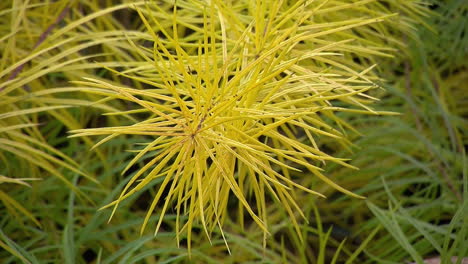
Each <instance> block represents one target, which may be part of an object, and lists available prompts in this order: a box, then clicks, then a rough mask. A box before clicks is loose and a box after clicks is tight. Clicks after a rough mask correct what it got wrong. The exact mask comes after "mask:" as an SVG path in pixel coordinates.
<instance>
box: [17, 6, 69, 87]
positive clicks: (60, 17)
mask: <svg viewBox="0 0 468 264" xmlns="http://www.w3.org/2000/svg"><path fill="white" fill-rule="evenodd" d="M69 10H70V6H65V7H64V8H63V10H62V12H60V14H59V15H58V17H57V18H56V19H55V21H54V22H53V23H52V24H51V25H49V26H48V27H47V29H46V30H45V31H44V32H42V34H41V35H40V36H39V39H38V40H37V42H36V44H34V47H33V49H32V50H35V49H36V48H37V47H38V46H39V45H41V43H42V42H44V41H45V40H46V38H47V36H48V35H49V34H50V32H52V30H53V29H54V28H55V27H56V26H57V25H58V24H59V23H60V22H61V21H62V20H63V19H64V18H65V16H66V15H67V14H68V11H69ZM24 65H26V62H24V63H22V64H21V65H19V66H18V67H16V68H15V69H14V70H13V71H12V73H11V75H10V77H9V78H8V80H13V79H14V78H16V76H18V74H19V73H20V72H21V71H22V70H23V68H24Z"/></svg>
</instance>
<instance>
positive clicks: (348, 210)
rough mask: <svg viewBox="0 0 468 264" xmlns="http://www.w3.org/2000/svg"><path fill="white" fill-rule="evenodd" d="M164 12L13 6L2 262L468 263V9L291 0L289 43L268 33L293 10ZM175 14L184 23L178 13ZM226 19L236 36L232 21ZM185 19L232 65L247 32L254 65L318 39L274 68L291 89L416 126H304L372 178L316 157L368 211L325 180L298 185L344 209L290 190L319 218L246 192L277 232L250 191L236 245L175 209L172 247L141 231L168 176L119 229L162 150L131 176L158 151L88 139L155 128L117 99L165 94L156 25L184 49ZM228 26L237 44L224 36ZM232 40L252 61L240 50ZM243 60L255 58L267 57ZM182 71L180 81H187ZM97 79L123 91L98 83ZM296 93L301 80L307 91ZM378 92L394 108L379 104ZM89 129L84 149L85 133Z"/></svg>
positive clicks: (363, 122) (131, 138) (233, 228)
mask: <svg viewBox="0 0 468 264" xmlns="http://www.w3.org/2000/svg"><path fill="white" fill-rule="evenodd" d="M117 2H118V3H117ZM156 2H158V3H157V5H152V4H148V2H145V1H128V2H125V1H81V0H80V1H18V0H8V1H2V2H1V3H0V19H1V21H2V22H1V23H0V51H1V54H2V56H1V59H0V79H1V83H0V97H1V99H2V100H0V215H1V218H0V247H1V248H2V249H4V250H2V251H1V252H0V260H1V261H2V263H17V262H18V261H22V262H24V263H173V262H174V263H191V262H193V263H220V262H223V263H249V262H255V263H257V262H262V263H404V262H411V261H414V262H419V263H422V261H423V259H427V258H431V257H436V258H440V259H441V261H442V263H450V262H449V261H450V259H451V258H452V257H454V256H460V257H463V256H468V246H466V243H464V242H465V241H468V220H467V219H468V217H467V213H468V212H467V210H468V208H467V206H468V205H467V195H468V176H467V164H468V163H467V161H466V155H465V154H466V146H467V140H468V138H467V131H468V123H467V115H468V102H467V99H468V98H467V97H468V92H467V91H468V87H467V83H468V71H467V61H468V60H467V59H468V58H467V47H468V45H467V44H468V39H467V38H468V37H467V34H466V31H467V27H468V24H467V20H466V16H467V12H468V6H467V4H466V3H464V2H465V1H462V0H458V1H457V0H445V1H434V2H431V1H428V2H427V5H426V4H421V3H419V2H417V1H400V0H386V1H377V0H365V1H297V2H295V1H280V3H281V4H278V8H279V11H278V19H277V20H276V22H275V23H277V24H276V25H277V28H276V30H277V31H269V30H271V28H268V27H267V26H266V25H265V24H267V23H268V21H270V20H268V19H264V18H265V17H268V15H267V14H269V13H270V12H269V11H271V10H272V9H274V8H275V5H273V4H272V3H270V2H269V1H212V5H209V4H206V3H205V2H203V1H177V8H176V9H174V2H173V1H156ZM272 2H276V1H272ZM146 4H148V5H146ZM215 6H216V7H217V8H218V9H214V7H215ZM137 10H139V12H141V14H140V15H139V14H138V12H137ZM174 10H176V11H177V16H171V14H173V13H174ZM217 10H218V11H217ZM287 11H292V12H287ZM218 12H220V13H222V16H223V17H224V18H225V22H224V23H225V24H223V23H222V22H220V20H216V19H214V17H215V15H216V16H218V15H219V13H218ZM396 13H397V14H398V15H397V16H395V15H393V14H396ZM142 17H143V18H148V21H149V22H148V23H149V25H150V27H148V25H145V24H144V23H143V18H142ZM173 17H176V18H175V19H171V18H173ZM151 18H155V19H154V20H151ZM174 21H175V22H174ZM252 21H253V22H252ZM272 21H273V20H272ZM156 22H157V23H158V25H156V24H155V23H156ZM174 24H177V26H178V28H177V33H178V35H179V36H180V39H179V40H178V42H177V43H182V46H183V48H184V50H185V51H186V52H187V54H197V48H198V47H199V43H207V45H211V44H213V47H214V48H213V49H212V51H213V50H214V51H213V54H214V55H215V59H214V61H212V65H213V64H216V63H213V62H216V61H218V60H219V61H221V60H222V59H223V56H224V54H223V47H222V43H223V40H224V41H225V40H227V39H229V40H235V39H241V37H242V34H244V35H248V36H249V38H250V39H251V40H252V41H251V42H245V41H244V42H243V43H244V44H242V45H244V46H243V49H244V50H248V51H252V53H254V51H262V50H267V51H268V50H272V49H274V46H275V45H272V46H268V44H271V43H275V42H274V41H275V39H281V34H279V33H285V34H284V40H287V39H290V38H294V37H295V36H298V35H299V36H300V34H301V33H302V32H308V33H311V34H318V35H317V36H316V37H313V38H312V39H297V40H295V41H296V42H297V43H294V45H291V44H290V43H291V42H292V41H289V42H288V43H289V44H281V42H278V43H276V44H277V45H276V46H284V47H286V49H285V51H284V52H283V53H281V52H278V53H275V54H274V56H273V57H274V58H279V59H278V60H277V63H278V65H279V66H276V67H277V68H274V67H275V66H272V67H271V69H279V68H281V72H278V73H277V76H274V78H276V79H274V80H275V81H278V80H281V79H282V78H285V77H286V75H287V74H289V73H291V72H295V74H296V76H297V75H300V74H301V73H303V72H301V70H304V69H306V70H309V71H313V72H314V73H319V74H321V75H320V76H319V77H321V78H322V79H320V82H318V81H317V82H316V84H319V85H320V84H321V85H323V86H324V87H329V86H333V85H336V83H339V84H342V85H346V87H347V88H348V89H358V90H359V89H364V90H365V91H366V93H365V95H366V96H368V97H362V96H361V97H359V96H356V100H357V101H356V100H354V99H352V97H350V94H349V92H340V91H339V90H338V91H336V90H332V91H329V92H330V93H334V94H328V95H336V96H337V98H338V100H332V103H333V106H336V107H343V108H345V107H348V108H349V107H350V106H357V107H354V108H353V109H358V108H359V109H364V110H366V111H367V112H369V111H370V112H371V113H372V111H374V112H375V111H381V113H387V112H388V111H392V112H396V113H400V115H375V114H370V115H363V114H362V113H356V111H355V112H349V111H340V112H336V113H333V114H334V116H333V117H331V118H330V117H329V116H328V119H326V118H324V119H323V120H321V121H323V122H324V124H328V125H330V126H333V127H334V128H335V130H333V131H336V133H337V135H338V134H339V135H340V140H336V138H334V137H329V136H323V135H322V136H320V135H317V134H313V135H309V134H307V133H306V132H304V131H295V134H294V140H297V141H298V142H301V144H307V145H310V146H315V147H316V148H317V149H320V150H321V151H323V152H324V153H326V154H327V155H331V156H332V157H336V158H346V159H350V161H349V162H348V163H349V164H350V165H352V166H355V167H357V168H359V170H353V169H350V168H349V166H348V167H346V166H342V164H341V165H340V164H337V163H330V162H326V163H322V162H320V161H319V162H317V161H310V162H311V164H313V165H317V166H320V167H321V168H322V169H323V170H324V174H325V175H326V176H327V177H328V178H329V179H331V180H333V182H335V183H337V184H338V185H339V186H341V187H343V188H345V189H346V190H349V191H352V192H353V193H354V194H356V195H361V196H365V197H367V199H366V200H362V199H357V198H355V197H352V196H349V195H345V194H343V193H342V192H340V191H338V190H337V189H336V188H333V187H331V186H330V185H329V184H326V183H324V182H323V181H322V180H320V179H319V178H317V177H314V176H313V175H312V173H310V172H300V173H298V172H291V174H290V175H289V176H288V177H290V178H291V179H293V180H294V182H296V183H297V184H300V185H302V186H305V187H306V188H311V189H312V190H313V191H317V192H319V193H322V194H324V195H326V196H327V198H326V199H323V198H319V197H317V196H315V195H312V194H310V193H307V192H303V191H300V190H297V189H291V190H290V189H288V190H287V193H289V194H290V195H291V197H293V199H294V201H296V203H297V204H298V205H299V206H300V208H301V210H302V214H303V215H304V217H301V215H300V214H299V212H298V211H297V210H290V211H289V212H288V210H285V206H284V202H278V201H277V200H275V199H274V196H273V195H271V194H266V195H263V193H261V192H259V193H257V194H256V195H247V194H246V201H247V202H248V203H249V204H251V205H252V206H253V207H255V208H256V210H259V211H258V212H259V216H261V218H262V219H263V220H264V221H267V222H268V225H267V229H268V232H269V234H268V235H265V232H264V231H265V230H262V228H261V226H259V225H258V223H255V221H253V220H252V218H251V217H249V216H248V214H245V213H243V210H242V209H239V208H240V207H241V205H240V203H239V200H238V199H236V196H237V195H234V194H232V193H227V195H228V196H227V197H228V198H229V199H228V200H226V204H225V210H226V216H225V217H224V219H223V224H222V227H223V228H222V231H223V233H221V229H219V228H213V229H212V230H210V231H211V233H210V237H211V240H209V239H208V238H207V235H206V234H205V231H204V224H203V223H202V222H201V221H196V220H193V221H191V220H190V217H191V214H184V213H180V214H179V213H178V212H177V210H176V209H169V210H167V212H166V214H165V215H164V217H163V218H162V217H161V212H162V211H161V209H162V206H160V207H157V208H156V209H155V211H154V212H153V213H151V212H150V213H151V214H150V215H149V216H148V217H149V218H148V226H151V227H152V228H153V227H156V225H157V223H158V221H159V220H161V227H160V230H159V232H158V235H157V236H156V237H154V236H153V235H152V232H143V233H142V234H140V230H141V226H142V223H143V219H144V218H145V216H146V215H147V210H148V207H149V205H150V204H151V202H152V200H153V198H154V196H155V195H156V193H157V192H158V190H159V188H158V187H159V186H160V184H161V182H162V180H163V179H161V178H157V179H155V180H153V181H150V182H148V184H146V185H144V186H143V187H142V189H141V190H139V192H138V193H137V194H136V195H132V196H129V197H128V198H127V199H126V200H124V201H122V202H121V203H120V205H119V208H118V210H117V211H116V213H115V214H114V215H113V218H112V221H110V222H109V223H108V220H109V216H110V214H111V210H108V209H105V210H98V209H99V208H101V207H103V206H106V205H107V204H109V203H111V202H112V201H114V200H115V199H117V198H118V197H119V195H120V193H121V191H122V190H123V189H124V186H125V185H126V184H127V183H128V182H129V181H130V179H131V178H132V177H133V176H134V175H135V174H136V173H138V171H139V170H140V169H141V168H144V166H145V164H147V163H148V161H149V160H151V157H152V154H151V153H143V155H142V157H141V159H140V160H138V161H136V162H135V163H134V165H133V166H131V167H129V168H127V169H128V170H127V172H126V173H124V174H122V173H121V172H122V171H124V170H125V168H126V167H127V165H128V164H129V162H131V161H132V160H133V159H134V157H135V155H137V154H136V153H142V152H141V149H142V148H144V146H145V145H142V143H148V142H151V141H150V139H151V138H150V137H148V136H145V135H127V134H132V133H127V134H125V135H119V136H118V137H115V138H112V140H109V141H107V142H105V143H104V144H101V145H99V146H98V147H96V148H94V149H93V150H92V151H91V150H90V149H91V148H92V147H93V146H94V145H95V144H96V143H97V142H98V141H96V140H99V139H102V138H91V137H88V135H91V134H92V133H89V134H86V132H85V131H90V130H84V131H83V130H79V129H84V128H88V129H89V128H103V127H117V126H131V125H132V124H135V123H136V122H140V121H142V120H146V119H147V118H148V115H146V113H145V112H144V111H142V110H141V109H139V107H138V104H136V103H135V102H136V101H135V100H127V101H125V100H119V96H116V95H115V94H116V93H115V91H111V90H112V89H109V88H110V87H128V88H133V89H134V91H132V92H136V91H144V90H145V89H149V88H150V86H149V83H148V82H147V81H148V80H155V81H156V82H158V81H159V82H161V80H162V79H158V78H160V77H158V75H157V73H156V72H155V70H154V66H153V65H152V64H149V63H148V60H146V59H145V58H147V57H149V58H152V55H153V51H152V50H153V43H154V41H155V38H154V36H151V32H150V31H149V30H148V29H149V28H158V30H156V32H155V34H157V36H159V37H161V39H162V40H163V41H162V44H161V47H174V45H176V44H175V43H176V42H170V41H169V40H168V39H169V38H168V37H167V36H166V37H164V33H163V32H164V31H167V32H170V33H167V35H170V36H174V31H175V30H174V28H173V26H174ZM208 25H209V26H208ZM223 27H227V28H228V29H229V30H225V29H223ZM249 27H250V28H249ZM252 28H255V29H257V28H258V29H259V30H252ZM223 30H225V32H229V34H226V36H223V32H224V31H223ZM245 32H248V33H245ZM321 32H325V33H321ZM321 34H323V35H321ZM205 36H211V37H212V39H211V40H209V39H207V38H206V37H205ZM314 36H315V35H314ZM351 38H352V39H353V40H352V41H350V42H347V41H348V39H351ZM210 41H211V42H210ZM239 43H242V42H239ZM332 43H333V45H334V46H330V45H331V44H332ZM335 43H338V44H335ZM225 45H226V47H229V50H235V49H234V48H233V46H235V41H233V42H226V44H225ZM248 45H251V46H248ZM288 45H290V46H288ZM208 48H211V47H208ZM208 48H207V49H206V50H208ZM310 50H312V51H316V52H317V53H319V54H318V55H317V54H315V55H314V56H315V57H313V59H309V60H303V61H299V62H295V64H291V66H290V65H285V64H281V63H283V62H284V61H286V62H288V60H290V59H291V58H289V57H287V56H286V54H287V55H288V56H292V57H294V56H307V54H309V53H307V52H308V51H310ZM241 51H242V50H241ZM286 51H287V52H286ZM288 52H290V53H288ZM240 54H243V55H242V56H245V57H244V60H245V61H247V62H249V61H255V56H252V57H249V55H250V54H249V52H244V53H242V52H241V53H240ZM337 54H339V55H337ZM309 55H310V54H309ZM239 56H240V55H239ZM168 57H169V55H168V54H166V55H164V54H163V55H161V58H166V59H167V58H168ZM182 59H184V58H182ZM237 62H238V61H237ZM238 63H239V64H242V60H240V62H238ZM273 64H274V63H273ZM374 64H378V66H377V67H375V68H373V67H374V66H373V65H374ZM198 65H199V66H200V64H198ZM283 66H284V68H282V67H283ZM286 66H288V67H291V68H287V67H286ZM194 67H196V66H194ZM200 67H201V66H200ZM213 67H214V66H213ZM265 67H266V66H265ZM278 67H279V68H278ZM172 69H173V68H172ZM200 69H201V68H200ZM238 69H239V67H237V68H235V67H232V68H231V69H230V70H231V71H235V70H238ZM255 69H258V70H257V75H253V77H252V75H250V77H251V78H253V79H255V78H257V79H258V78H259V77H258V76H262V75H261V74H259V72H262V70H263V69H264V68H263V64H259V65H258V67H257V68H255ZM304 71H305V70H304ZM253 72H255V70H254V71H253ZM265 72H266V73H268V71H266V70H265ZM119 73H121V74H119ZM122 73H123V74H122ZM165 74H167V77H168V78H172V79H173V80H174V81H175V80H176V79H177V78H178V75H177V74H179V73H177V71H174V72H171V73H165ZM171 74H172V75H171ZM263 76H265V75H263ZM204 78H205V79H209V78H212V76H206V77H204ZM271 78H273V77H271ZM227 79H229V78H227ZM227 79H226V81H227ZM90 80H92V82H93V83H95V84H96V83H97V84H99V83H101V84H102V83H106V84H107V86H102V85H101V86H100V87H99V86H96V85H94V86H93V85H92V84H90ZM77 81H78V82H77ZM284 84H286V85H285V87H288V85H290V86H289V87H294V85H296V83H293V82H292V81H290V80H286V81H285V83H284ZM325 84H326V85H325ZM377 85H378V86H377ZM106 87H107V88H108V89H107V90H106V89H105V88H106ZM319 87H320V86H319ZM377 87H383V88H385V89H381V88H377ZM371 88H372V89H371ZM368 90H369V91H368ZM360 92H362V91H360ZM363 94H364V93H363ZM353 96H354V95H353ZM370 96H371V97H375V98H379V99H380V100H379V101H378V102H373V101H372V100H368V99H369V97H370ZM127 97H128V96H127ZM120 99H122V98H120ZM289 99H291V98H289ZM281 100H284V101H288V98H287V97H284V98H282V99H281ZM152 102H153V103H154V102H160V101H157V100H153V101H152ZM161 104H162V103H161ZM364 104H372V109H368V108H367V106H365V105H364ZM383 111H387V112H383ZM361 112H363V111H361ZM104 113H105V115H103V114H104ZM324 124H322V126H324ZM290 127H291V126H290ZM290 127H284V129H288V128H290ZM292 127H293V126H292ZM72 130H78V131H81V132H82V136H84V137H80V138H76V137H69V135H70V134H69V131H72ZM91 131H92V130H91ZM330 131H332V130H330ZM291 138H293V137H291ZM315 139H317V140H316V141H315ZM314 141H315V143H314ZM314 144H315V145H314ZM129 150H130V151H129ZM324 156H325V155H324ZM274 168H275V169H277V170H279V168H276V167H274ZM233 177H237V176H233ZM249 188H253V187H251V186H249V185H247V187H246V189H247V190H248V189H249ZM257 190H259V189H257ZM246 193H248V192H247V191H246ZM285 193H286V192H285ZM260 194H262V195H260ZM252 197H255V198H252ZM259 201H261V202H263V203H264V207H263V208H262V209H258V208H259V207H262V206H261V205H260V206H258V204H257V202H259ZM190 212H191V213H194V212H193V211H190ZM198 216H199V215H198ZM178 218H180V221H183V222H186V221H191V222H192V223H193V226H192V231H191V237H187V234H186V233H183V232H181V233H179V232H178V226H177V219H178ZM224 240H226V242H227V244H228V245H229V252H228V249H227V247H226V245H225V241H224ZM189 241H191V251H190V252H189V251H188V250H187V247H188V245H189ZM189 254H190V256H189ZM460 262H461V258H460V259H459V263H460Z"/></svg>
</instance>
